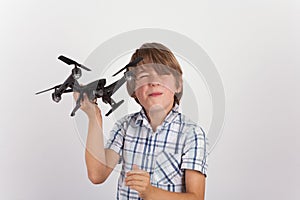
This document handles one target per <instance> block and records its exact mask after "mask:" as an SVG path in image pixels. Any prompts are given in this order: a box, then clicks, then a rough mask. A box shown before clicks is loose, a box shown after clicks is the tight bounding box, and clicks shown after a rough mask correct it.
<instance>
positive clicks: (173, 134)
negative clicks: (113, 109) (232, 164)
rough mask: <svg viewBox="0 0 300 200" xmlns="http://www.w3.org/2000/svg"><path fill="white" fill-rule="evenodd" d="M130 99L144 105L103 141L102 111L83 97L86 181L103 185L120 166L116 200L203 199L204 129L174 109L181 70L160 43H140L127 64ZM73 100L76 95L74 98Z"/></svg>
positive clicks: (173, 57)
mask: <svg viewBox="0 0 300 200" xmlns="http://www.w3.org/2000/svg"><path fill="white" fill-rule="evenodd" d="M137 57H143V60H142V61H141V62H140V63H138V66H137V67H131V68H130V69H129V70H130V71H132V72H133V74H134V78H133V79H132V81H129V82H127V90H128V93H129V94H130V96H131V97H133V98H134V99H135V100H136V101H137V103H139V104H140V105H141V106H142V109H141V111H140V112H138V113H133V114H129V115H126V116H125V117H123V118H122V119H120V120H119V121H118V122H117V123H116V124H115V126H114V128H113V130H112V131H111V134H110V138H109V140H108V142H107V144H106V145H104V143H103V133H102V116H101V111H100V109H99V108H98V106H96V105H95V104H93V103H92V102H90V101H88V99H87V97H85V99H84V101H83V102H82V105H81V109H82V110H83V111H84V112H85V113H86V114H87V116H88V118H89V128H88V136H87V144H86V153H85V158H86V164H87V170H88V176H89V179H90V180H91V181H92V182H93V183H94V184H99V183H103V182H104V181H105V180H106V178H107V177H108V176H109V175H110V173H111V172H112V170H113V169H114V167H115V166H116V164H118V163H122V170H121V172H120V177H119V182H118V191H117V199H145V200H147V199H151V200H156V199H163V200H168V199H172V200H176V199H188V200H196V199H197V200H200V199H204V193H205V178H206V169H207V163H206V158H207V151H206V149H207V147H206V137H205V134H204V132H203V130H202V129H201V128H200V127H199V126H197V125H196V124H195V123H193V122H191V121H189V120H188V119H187V118H186V117H185V116H184V115H182V114H181V113H180V112H179V111H178V105H179V102H180V99H181V96H182V71H181V68H180V65H179V63H178V62H177V60H176V58H175V56H174V55H173V53H172V52H171V51H170V50H169V49H168V48H166V47H165V46H163V45H162V44H158V43H146V44H143V45H142V46H141V47H140V48H139V49H137V50H136V52H135V53H134V54H133V55H132V57H131V60H134V59H136V58H137ZM74 95H75V99H76V98H77V95H78V94H76V93H75V94H74Z"/></svg>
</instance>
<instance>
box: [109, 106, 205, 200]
mask: <svg viewBox="0 0 300 200" xmlns="http://www.w3.org/2000/svg"><path fill="white" fill-rule="evenodd" d="M106 148H109V149H112V150H114V151H115V152H117V153H118V154H119V155H120V163H122V170H121V174H120V177H119V181H118V191H117V199H140V198H139V196H138V193H137V192H136V191H135V190H131V189H129V188H128V187H127V186H125V183H124V180H125V174H126V173H127V172H128V171H130V170H132V165H133V164H135V165H137V166H138V167H139V168H140V169H142V170H145V171H147V172H149V173H150V177H151V184H152V185H153V186H156V187H158V188H161V189H165V190H168V191H172V192H185V178H184V169H192V170H197V171H199V172H201V173H202V174H204V175H205V176H206V170H207V155H208V152H207V139H206V135H205V133H204V131H203V130H202V128H201V127H199V126H198V125H197V124H195V123H194V122H192V121H190V120H188V119H187V118H186V117H185V116H184V115H183V114H181V113H180V112H179V111H178V105H176V106H174V107H173V109H172V111H171V112H170V113H169V114H168V115H167V117H166V119H165V120H164V122H163V123H162V125H160V126H158V127H157V130H156V131H155V132H153V130H152V128H151V126H150V123H149V122H148V119H147V117H146V115H145V112H144V110H143V109H142V110H141V111H140V112H138V113H134V114H130V115H127V116H125V117H123V118H122V119H120V120H119V121H118V122H117V123H116V124H115V126H114V128H113V130H112V131H111V133H110V138H109V140H108V141H107V144H106Z"/></svg>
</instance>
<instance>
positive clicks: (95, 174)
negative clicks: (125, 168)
mask: <svg viewBox="0 0 300 200" xmlns="http://www.w3.org/2000/svg"><path fill="white" fill-rule="evenodd" d="M74 98H75V100H76V99H77V98H78V93H76V92H75V93H74ZM81 109H82V110H83V111H84V112H85V113H86V114H87V116H88V119H89V124H88V135H87V141H86V149H85V161H86V166H87V171H88V177H89V179H90V180H91V182H92V183H94V184H99V183H103V182H104V181H105V180H106V179H107V177H108V176H109V174H110V173H111V171H112V170H113V169H114V167H115V166H116V164H117V163H118V160H119V155H118V154H117V153H116V152H114V151H112V150H106V149H104V142H103V131H102V115H101V110H100V109H99V107H98V106H97V105H96V104H94V103H92V102H90V101H89V100H88V98H87V96H86V95H84V100H83V101H82V102H81Z"/></svg>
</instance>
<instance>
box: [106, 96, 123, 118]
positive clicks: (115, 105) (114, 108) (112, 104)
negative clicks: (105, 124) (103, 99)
mask: <svg viewBox="0 0 300 200" xmlns="http://www.w3.org/2000/svg"><path fill="white" fill-rule="evenodd" d="M123 102H124V100H121V101H119V102H118V103H116V102H115V101H114V100H113V99H111V103H110V105H111V109H110V110H109V111H108V113H106V114H105V116H108V115H110V113H112V112H113V111H114V110H116V109H117V108H118V107H119V106H120V105H121V104H122V103H123Z"/></svg>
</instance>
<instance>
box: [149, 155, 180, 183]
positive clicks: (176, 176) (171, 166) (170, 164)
mask: <svg viewBox="0 0 300 200" xmlns="http://www.w3.org/2000/svg"><path fill="white" fill-rule="evenodd" d="M180 168H181V154H173V153H169V152H165V151H163V152H161V153H160V154H159V155H158V156H157V157H156V160H155V167H154V172H153V177H154V181H155V182H156V184H158V185H181V184H182V183H183V181H184V180H183V175H184V174H183V171H182V170H181V169H180Z"/></svg>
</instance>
